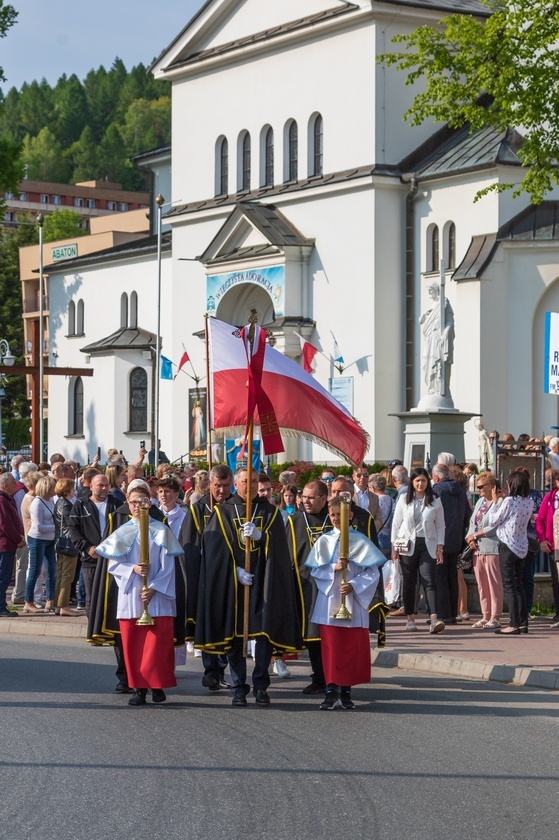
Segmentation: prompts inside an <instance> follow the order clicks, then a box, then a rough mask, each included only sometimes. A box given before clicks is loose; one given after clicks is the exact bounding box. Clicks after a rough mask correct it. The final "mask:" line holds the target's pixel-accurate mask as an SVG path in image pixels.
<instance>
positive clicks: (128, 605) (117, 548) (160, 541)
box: [96, 519, 182, 618]
mask: <svg viewBox="0 0 559 840" xmlns="http://www.w3.org/2000/svg"><path fill="white" fill-rule="evenodd" d="M138 533H139V528H138V523H137V522H136V520H134V519H131V520H130V521H129V522H127V523H126V524H125V525H122V526H121V527H120V528H118V529H117V530H116V531H115V532H114V534H111V536H110V537H108V538H107V539H106V540H104V541H103V542H102V543H101V545H99V546H97V548H96V551H97V553H98V554H100V555H101V556H102V557H106V558H107V559H108V560H109V563H108V572H109V574H111V575H113V577H114V579H115V581H116V584H117V586H118V602H117V613H116V616H117V618H139V617H140V616H141V614H142V612H143V602H142V599H141V597H140V593H141V591H142V585H143V581H142V576H141V575H138V574H136V572H135V571H134V566H135V565H136V564H137V563H139V562H140V543H139V538H138ZM149 536H150V539H149V562H150V570H149V573H148V586H149V588H150V589H153V590H154V595H153V597H152V599H151V601H150V602H149V606H148V610H149V613H150V615H151V616H153V617H156V616H164V615H167V616H174V615H176V605H175V555H177V554H182V546H181V545H180V543H179V542H178V541H177V540H176V539H175V537H174V536H173V534H172V533H171V531H170V530H169V528H167V526H166V525H163V524H162V523H161V522H156V521H155V520H153V519H150V522H149Z"/></svg>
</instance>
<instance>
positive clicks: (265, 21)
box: [203, 0, 348, 49]
mask: <svg viewBox="0 0 559 840" xmlns="http://www.w3.org/2000/svg"><path fill="white" fill-rule="evenodd" d="M347 5H348V4H347V3H346V2H344V0H281V2H278V0H244V2H241V3H238V4H236V8H235V9H234V10H233V11H232V13H231V14H230V15H229V17H228V18H227V20H226V21H224V23H223V24H222V25H221V26H220V28H219V30H218V31H217V32H214V33H213V34H212V35H211V37H210V38H209V39H208V41H207V43H206V44H205V45H204V47H203V48H204V49H213V48H214V47H220V46H223V45H224V44H228V43H231V42H232V41H239V40H242V39H244V38H248V37H250V36H252V35H255V34H256V33H258V32H265V31H269V30H273V29H276V28H278V27H282V26H284V25H285V24H288V23H294V22H295V21H298V20H302V19H303V18H307V17H313V16H315V15H320V14H321V13H322V12H326V11H331V10H338V9H343V8H344V7H345V6H347Z"/></svg>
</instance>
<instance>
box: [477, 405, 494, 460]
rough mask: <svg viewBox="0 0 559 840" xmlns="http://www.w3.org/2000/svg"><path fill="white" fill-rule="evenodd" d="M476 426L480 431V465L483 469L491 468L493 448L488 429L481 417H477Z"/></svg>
mask: <svg viewBox="0 0 559 840" xmlns="http://www.w3.org/2000/svg"><path fill="white" fill-rule="evenodd" d="M474 426H475V427H476V429H477V431H478V444H477V445H478V449H479V463H480V466H482V467H484V468H485V467H490V466H491V464H492V463H493V447H492V446H491V439H490V437H489V434H488V432H487V429H486V428H485V426H484V425H483V421H482V419H481V417H476V419H475V420H474Z"/></svg>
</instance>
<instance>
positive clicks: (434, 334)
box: [419, 280, 454, 403]
mask: <svg viewBox="0 0 559 840" xmlns="http://www.w3.org/2000/svg"><path fill="white" fill-rule="evenodd" d="M427 291H428V293H429V295H430V297H431V300H432V306H431V308H430V309H427V310H426V311H425V312H424V313H423V314H422V315H421V317H420V319H419V323H420V325H421V327H422V332H423V353H422V361H423V377H424V380H425V384H426V385H427V394H437V395H440V396H441V397H445V398H447V400H448V401H450V403H452V397H451V394H450V369H451V367H452V362H453V353H454V313H453V311H452V307H451V305H450V303H449V302H448V300H446V299H443V301H441V300H440V295H441V287H440V285H439V283H438V282H437V281H436V280H433V281H432V282H431V283H429V285H428V286H427ZM443 294H444V293H443ZM441 304H442V306H441ZM441 308H443V310H444V323H443V326H442V329H441Z"/></svg>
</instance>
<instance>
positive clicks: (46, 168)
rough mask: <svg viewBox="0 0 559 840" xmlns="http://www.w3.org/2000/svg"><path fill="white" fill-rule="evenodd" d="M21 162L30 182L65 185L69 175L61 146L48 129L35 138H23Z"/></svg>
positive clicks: (44, 129)
mask: <svg viewBox="0 0 559 840" xmlns="http://www.w3.org/2000/svg"><path fill="white" fill-rule="evenodd" d="M22 160H23V162H24V164H25V165H26V167H27V177H28V178H30V179H32V180H33V179H35V180H37V181H56V182H59V183H65V182H66V181H67V179H68V176H69V174H70V169H69V166H68V163H67V162H66V160H65V159H64V157H63V155H62V146H61V145H60V143H59V142H58V140H57V139H56V137H55V136H54V134H53V133H52V131H51V130H50V128H43V129H41V131H40V132H39V134H38V135H37V137H30V136H29V134H27V135H26V136H25V140H24V141H23V152H22Z"/></svg>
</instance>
